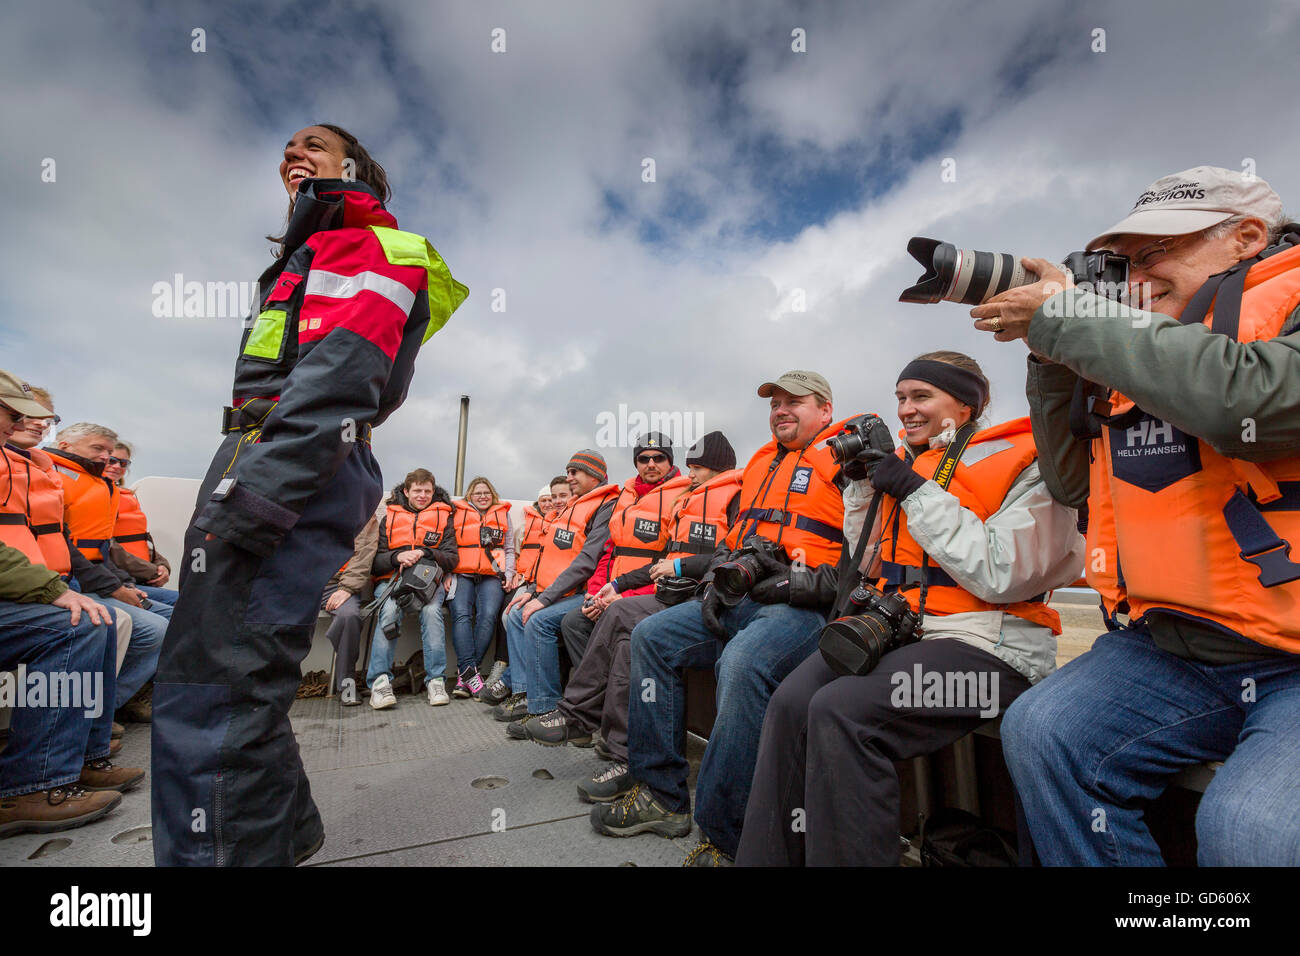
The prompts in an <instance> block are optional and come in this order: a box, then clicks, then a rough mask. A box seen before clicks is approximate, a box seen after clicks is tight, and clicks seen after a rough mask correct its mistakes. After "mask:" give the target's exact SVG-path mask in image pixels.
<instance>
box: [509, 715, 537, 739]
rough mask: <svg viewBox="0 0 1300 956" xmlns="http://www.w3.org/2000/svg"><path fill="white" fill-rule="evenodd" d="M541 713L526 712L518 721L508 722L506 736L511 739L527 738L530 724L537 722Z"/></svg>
mask: <svg viewBox="0 0 1300 956" xmlns="http://www.w3.org/2000/svg"><path fill="white" fill-rule="evenodd" d="M540 716H541V715H540V714H524V716H522V717H520V718H519V719H518V720H516V721H512V722H511V723H508V724H506V736H507V737H509V738H510V739H511V740H527V739H528V725H529V724H535V723H537V718H538V717H540Z"/></svg>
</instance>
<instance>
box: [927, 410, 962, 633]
mask: <svg viewBox="0 0 1300 956" xmlns="http://www.w3.org/2000/svg"><path fill="white" fill-rule="evenodd" d="M975 431H976V428H975V423H974V422H967V423H966V424H965V425H962V426H961V428H959V429H957V434H955V435H953V436H952V441H950V442H948V447H947V448H945V449H944V450H943V457H942V458H940V459H939V467H938V468H936V469H935V472H934V478H933V479H931V480H932V481H933V482H934V483H935V484H937V485H938V486H939V487H940V488H942V489H943V490H944V491H947V490H948V485H950V484H951V483H952V476H953V475H955V474H956V473H957V463H958V462H960V461H961V456H962V455H964V454H966V446H967V445H969V444H970V440H971V438H972V437H974V435H975ZM929 566H930V556H929V555H928V554H926V553H925V552H924V551H922V552H921V596H920V598H919V599H918V600H917V605H916V616H917V617H918V618H923V617H925V592H926V588H927V586H928V581H927V578H928V577H929V574H928V573H927V570H926V569H927V568H929Z"/></svg>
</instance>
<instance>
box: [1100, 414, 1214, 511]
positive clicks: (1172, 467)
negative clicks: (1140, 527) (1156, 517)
mask: <svg viewBox="0 0 1300 956" xmlns="http://www.w3.org/2000/svg"><path fill="white" fill-rule="evenodd" d="M1110 456H1111V470H1112V471H1113V473H1114V475H1115V477H1116V478H1118V479H1119V480H1120V481H1124V482H1127V483H1128V484H1130V485H1136V486H1137V487H1139V488H1143V489H1145V490H1147V491H1151V492H1156V491H1160V490H1161V489H1162V488H1167V487H1169V486H1170V485H1172V484H1173V483H1174V482H1176V481H1181V480H1182V479H1183V478H1186V477H1188V476H1189V475H1194V474H1195V473H1196V472H1198V471H1200V470H1201V449H1200V446H1199V445H1198V444H1197V442H1196V439H1194V438H1192V437H1191V436H1190V435H1188V434H1187V433H1186V432H1184V431H1181V430H1179V429H1178V427H1177V426H1175V425H1172V424H1170V423H1169V422H1165V421H1161V420H1160V419H1158V418H1155V417H1153V416H1151V415H1143V416H1142V418H1141V419H1140V420H1138V421H1137V422H1135V423H1134V424H1133V425H1131V426H1130V427H1128V428H1121V427H1118V426H1112V427H1111V429H1110Z"/></svg>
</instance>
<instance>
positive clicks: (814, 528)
mask: <svg viewBox="0 0 1300 956" xmlns="http://www.w3.org/2000/svg"><path fill="white" fill-rule="evenodd" d="M750 520H754V521H768V522H771V523H772V524H779V525H781V526H785V525H789V524H792V525H794V526H795V527H796V528H798V529H799V530H800V531H807V532H808V533H809V534H815V535H817V536H818V537H820V538H825V539H826V540H827V541H830V542H831V543H833V544H843V543H844V532H843V531H842V530H841V529H839V528H837V527H835V526H834V525H829V524H827V523H826V522H825V521H818V520H817V519H816V518H809V517H806V516H804V515H797V514H794V513H793V512H790V511H782V510H781V509H780V508H746V509H745V510H744V511H742V512H741V513H740V514H739V515H737V516H736V524H740V523H741V522H743V521H750Z"/></svg>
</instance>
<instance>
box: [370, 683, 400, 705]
mask: <svg viewBox="0 0 1300 956" xmlns="http://www.w3.org/2000/svg"><path fill="white" fill-rule="evenodd" d="M370 706H371V707H373V708H374V709H375V710H387V709H388V708H389V707H396V706H397V695H396V694H394V693H393V682H392V681H391V680H389V678H388V675H387V674H380V675H379V676H378V677H376V678H375V683H374V685H373V686H372V687H371V688H370Z"/></svg>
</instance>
